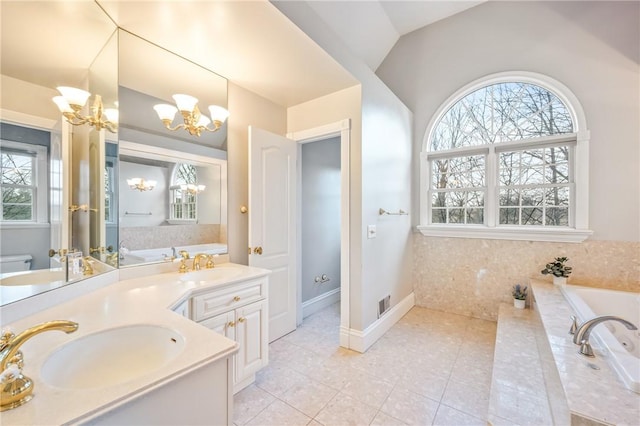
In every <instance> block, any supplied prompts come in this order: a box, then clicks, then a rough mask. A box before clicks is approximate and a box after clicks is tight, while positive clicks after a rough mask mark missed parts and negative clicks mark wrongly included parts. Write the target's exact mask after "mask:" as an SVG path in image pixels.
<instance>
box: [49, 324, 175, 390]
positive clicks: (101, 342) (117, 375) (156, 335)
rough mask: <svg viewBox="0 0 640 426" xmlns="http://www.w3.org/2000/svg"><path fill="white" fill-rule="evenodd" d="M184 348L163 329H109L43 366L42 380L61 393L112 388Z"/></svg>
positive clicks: (69, 345)
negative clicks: (70, 390)
mask: <svg viewBox="0 0 640 426" xmlns="http://www.w3.org/2000/svg"><path fill="white" fill-rule="evenodd" d="M183 348H184V338H183V337H182V336H181V335H180V334H179V333H177V332H176V331H174V330H171V329H169V328H166V327H161V326H156V325H148V324H139V325H132V326H126V327H118V328H110V329H107V330H103V331H100V332H97V333H93V334H89V335H87V336H84V337H81V338H79V339H76V340H73V341H71V342H69V343H67V344H65V345H64V346H62V347H61V348H59V349H58V350H56V351H55V352H54V353H52V354H51V355H50V356H49V357H48V358H47V360H46V361H45V362H44V365H43V366H42V370H41V377H42V380H43V381H44V382H45V383H47V384H49V385H51V386H54V387H58V388H64V389H91V388H100V387H107V386H113V385H117V384H120V383H125V382H127V381H130V380H133V379H135V378H138V377H141V376H144V375H146V374H148V373H151V372H153V371H156V370H159V369H160V368H162V367H163V366H164V365H166V364H167V363H168V362H169V361H171V360H172V359H174V358H175V357H176V356H178V354H180V352H181V351H182V349H183Z"/></svg>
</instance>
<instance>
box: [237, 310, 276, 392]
mask: <svg viewBox="0 0 640 426" xmlns="http://www.w3.org/2000/svg"><path fill="white" fill-rule="evenodd" d="M268 322H269V319H268V318H267V302H266V301H265V300H262V301H260V302H255V303H252V304H250V305H246V306H243V307H241V308H238V309H236V341H237V342H238V343H239V344H240V350H239V351H238V354H237V355H236V382H240V381H242V380H244V379H246V378H247V377H249V376H251V375H252V374H254V373H255V372H256V371H258V370H260V369H261V368H262V367H264V366H265V365H267V363H268V361H269V358H268V352H269V342H268V341H267V332H268V325H269V324H268Z"/></svg>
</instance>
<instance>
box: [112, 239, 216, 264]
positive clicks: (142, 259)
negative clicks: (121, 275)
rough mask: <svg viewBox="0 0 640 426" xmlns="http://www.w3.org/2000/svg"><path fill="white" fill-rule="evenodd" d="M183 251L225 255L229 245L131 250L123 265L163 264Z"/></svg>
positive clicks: (197, 245) (125, 256) (210, 244)
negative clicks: (162, 262)
mask: <svg viewBox="0 0 640 426" xmlns="http://www.w3.org/2000/svg"><path fill="white" fill-rule="evenodd" d="M174 249H175V254H176V255H177V254H178V253H179V252H180V251H181V250H185V251H187V252H188V253H189V254H190V255H191V256H193V255H195V254H197V253H204V254H225V253H227V245H226V244H221V243H209V244H194V245H190V246H175V247H162V248H155V249H145V250H129V251H127V252H126V253H124V259H122V260H124V262H122V264H123V265H133V264H137V263H147V262H161V261H164V260H167V259H170V258H171V257H172V256H173V255H174Z"/></svg>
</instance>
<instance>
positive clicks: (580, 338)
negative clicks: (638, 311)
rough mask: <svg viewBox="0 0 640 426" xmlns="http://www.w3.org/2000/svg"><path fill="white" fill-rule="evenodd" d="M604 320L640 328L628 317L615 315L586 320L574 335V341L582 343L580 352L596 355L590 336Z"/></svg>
mask: <svg viewBox="0 0 640 426" xmlns="http://www.w3.org/2000/svg"><path fill="white" fill-rule="evenodd" d="M604 321H618V322H620V323H622V324H623V325H624V326H625V327H627V328H628V329H629V330H637V329H638V327H636V326H635V325H633V324H632V323H630V322H629V321H627V320H626V319H624V318H620V317H617V316H614V315H603V316H600V317H595V318H592V319H590V320H588V321H585V322H584V323H583V324H582V325H580V327H578V330H577V331H576V333H575V334H574V335H573V343H575V344H576V345H580V353H581V354H582V355H586V356H589V357H593V356H595V355H594V354H593V349H591V344H590V343H589V336H591V331H592V330H593V328H594V327H595V326H596V325H598V324H600V323H601V322H604Z"/></svg>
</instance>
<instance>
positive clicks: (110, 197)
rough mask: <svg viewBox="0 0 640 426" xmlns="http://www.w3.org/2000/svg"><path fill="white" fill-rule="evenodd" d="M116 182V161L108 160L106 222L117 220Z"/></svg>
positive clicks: (105, 204)
mask: <svg viewBox="0 0 640 426" xmlns="http://www.w3.org/2000/svg"><path fill="white" fill-rule="evenodd" d="M114 182H115V168H114V163H113V161H106V162H105V167H104V220H105V222H106V223H115V222H116V212H115V207H114V206H115V200H116V195H115V192H114Z"/></svg>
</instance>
